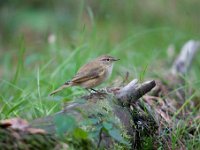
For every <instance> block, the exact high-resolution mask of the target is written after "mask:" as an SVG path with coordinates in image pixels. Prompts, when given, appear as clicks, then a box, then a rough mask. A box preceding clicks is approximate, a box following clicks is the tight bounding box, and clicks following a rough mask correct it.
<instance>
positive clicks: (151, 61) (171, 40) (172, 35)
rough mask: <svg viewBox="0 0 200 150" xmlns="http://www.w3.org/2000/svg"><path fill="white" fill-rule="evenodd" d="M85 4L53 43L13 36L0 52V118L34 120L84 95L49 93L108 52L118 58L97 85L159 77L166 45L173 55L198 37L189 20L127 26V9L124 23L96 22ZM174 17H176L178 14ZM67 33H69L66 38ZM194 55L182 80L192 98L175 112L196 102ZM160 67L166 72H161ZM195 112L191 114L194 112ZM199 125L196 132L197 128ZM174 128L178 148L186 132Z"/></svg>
mask: <svg viewBox="0 0 200 150" xmlns="http://www.w3.org/2000/svg"><path fill="white" fill-rule="evenodd" d="M104 3H106V2H105V1H104ZM84 5H86V4H84V3H81V4H80V8H79V9H80V10H79V13H80V14H79V15H78V16H79V17H78V20H77V24H76V25H75V26H76V27H75V28H74V30H73V31H71V32H68V31H67V32H63V31H62V29H59V27H58V28H56V30H54V31H53V32H52V34H54V35H55V36H56V41H55V42H53V43H50V42H46V40H45V38H42V40H41V41H40V42H39V44H38V43H37V42H38V41H37V40H35V41H34V40H33V41H27V39H26V38H27V37H26V36H24V37H20V38H19V37H17V36H14V40H13V41H11V43H10V44H11V46H7V47H8V48H10V49H9V50H8V51H5V50H3V48H1V51H2V53H1V55H0V58H1V60H0V63H1V64H0V75H1V79H0V89H1V93H0V118H1V119H6V118H11V117H22V118H24V119H28V120H33V119H35V118H39V117H43V116H47V115H50V114H53V113H55V112H57V111H59V110H61V109H62V107H63V104H64V103H65V102H68V101H73V99H75V97H77V96H78V95H81V94H83V93H84V92H85V91H84V90H83V89H81V88H79V87H72V88H68V89H66V90H64V91H63V92H61V93H60V94H58V95H57V96H54V97H49V96H48V94H49V93H50V92H51V91H52V90H54V89H55V88H57V87H58V86H60V85H61V84H63V83H64V82H65V81H67V80H70V78H71V77H72V76H73V75H74V74H75V73H76V71H77V70H78V68H79V67H80V66H81V65H83V64H85V63H86V62H88V61H89V60H91V59H93V58H95V57H97V56H99V55H101V54H110V55H113V56H115V57H117V58H120V59H121V60H120V61H119V62H117V63H116V65H115V66H114V72H113V74H112V77H111V79H110V80H109V81H107V82H106V83H104V84H102V85H101V86H100V87H105V86H109V85H110V84H111V83H112V82H113V80H114V79H116V78H117V77H118V76H122V77H124V76H125V74H126V71H128V72H129V73H130V78H131V79H132V78H138V79H140V80H142V81H143V80H147V79H148V78H152V77H153V74H158V76H159V75H160V74H162V73H163V72H161V71H163V70H166V71H167V70H168V69H169V68H170V65H171V63H172V62H168V57H167V54H166V53H167V52H166V49H167V47H168V46H169V45H170V44H174V45H175V47H176V53H177V52H178V50H179V49H180V48H181V46H182V44H184V42H186V41H187V40H189V39H199V35H198V33H199V32H198V33H197V32H196V31H197V29H196V28H194V29H192V28H191V26H192V24H193V23H192V22H189V23H187V24H188V28H187V26H186V25H184V24H183V25H178V24H177V22H176V21H175V22H173V21H172V20H171V22H169V24H170V23H171V24H173V23H174V24H173V26H170V25H168V24H167V23H163V24H162V22H159V18H158V22H159V23H157V24H156V23H155V24H156V25H152V26H150V25H149V24H148V25H149V26H146V25H145V24H142V23H141V22H140V23H139V24H136V23H135V24H134V23H132V22H130V19H129V18H130V16H131V15H130V14H129V11H130V9H129V10H127V11H126V18H125V19H127V18H128V21H127V23H124V24H122V23H119V22H118V21H116V20H117V16H115V17H113V18H111V19H110V20H108V19H104V20H101V19H99V20H98V19H97V18H98V17H99V16H96V18H95V15H96V14H94V12H93V10H92V9H91V7H89V6H88V7H87V9H86V11H84V9H85V8H84ZM102 5H103V4H102ZM103 6H104V7H105V6H106V5H103ZM103 6H102V7H103ZM124 7H127V8H128V7H129V6H127V5H125V6H124ZM130 8H131V7H130ZM105 9H108V8H107V7H106V8H105ZM23 11H24V10H23ZM109 11H110V10H109ZM113 11H114V10H113ZM84 13H86V18H84V19H85V20H87V19H88V20H87V21H83V22H81V21H82V15H84ZM162 13H164V12H162ZM144 14H145V13H144ZM144 14H143V15H144ZM112 15H113V14H112ZM180 16H181V18H180V19H181V20H182V22H184V21H186V20H187V19H188V18H189V16H188V18H184V16H183V15H180ZM143 17H144V16H143ZM173 17H176V18H178V17H179V16H173ZM194 17H195V16H194ZM145 18H146V17H144V18H143V19H144V20H145ZM146 19H147V18H146ZM144 20H143V21H144ZM140 21H141V20H140ZM68 33H70V34H69V35H68V36H66V34H68ZM7 45H8V44H7ZM16 45H17V46H16ZM196 57H197V58H196V59H195V62H194V64H193V67H192V68H191V72H190V74H191V75H188V76H186V79H187V80H188V81H189V82H190V85H185V86H186V87H183V88H186V89H187V88H188V86H189V87H191V88H192V89H194V90H195V92H194V93H193V94H192V95H191V93H190V92H188V93H189V94H188V98H187V99H186V101H185V103H184V105H183V106H182V107H181V108H180V109H179V110H177V114H178V113H180V111H181V110H182V109H184V107H185V106H187V105H188V104H189V102H190V101H191V100H192V99H193V98H196V97H197V98H199V94H200V93H199V92H198V91H199V89H200V84H199V83H200V82H199V76H200V72H199V69H198V68H199V65H200V61H199V59H198V58H199V55H198V56H196ZM163 64H164V67H165V69H163ZM166 82H167V81H166ZM193 83H194V84H193ZM191 88H190V89H191ZM175 90H176V89H175ZM194 109H195V108H194ZM198 111H199V110H194V112H198ZM175 117H176V116H175ZM191 117H192V116H191ZM197 127H198V128H199V125H197ZM173 130H174V136H172V137H173V138H172V140H173V141H174V144H177V140H178V139H179V138H182V135H183V134H185V133H184V132H187V131H185V129H184V127H179V126H178V125H177V127H176V128H174V129H173ZM186 134H187V133H186ZM197 136H198V135H197ZM199 141H200V137H199V136H198V137H193V138H191V139H190V140H188V147H191V149H192V147H193V146H192V145H197V143H199ZM174 148H175V145H174Z"/></svg>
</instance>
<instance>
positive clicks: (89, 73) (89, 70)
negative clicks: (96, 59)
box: [71, 64, 104, 83]
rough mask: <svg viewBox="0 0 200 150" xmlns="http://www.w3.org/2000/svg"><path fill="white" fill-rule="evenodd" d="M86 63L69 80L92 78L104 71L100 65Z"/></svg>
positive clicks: (78, 80) (80, 80)
mask: <svg viewBox="0 0 200 150" xmlns="http://www.w3.org/2000/svg"><path fill="white" fill-rule="evenodd" d="M88 65H89V64H86V65H85V66H83V67H82V68H80V70H79V71H78V73H77V74H76V76H75V77H74V78H73V79H72V80H71V81H72V82H76V83H78V82H84V81H88V80H91V79H94V78H98V77H99V76H100V75H102V74H103V73H104V69H103V68H102V67H99V66H96V65H91V64H90V67H88Z"/></svg>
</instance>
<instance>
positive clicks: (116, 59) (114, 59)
mask: <svg viewBox="0 0 200 150" xmlns="http://www.w3.org/2000/svg"><path fill="white" fill-rule="evenodd" d="M118 60H120V59H118V58H113V59H112V61H118Z"/></svg>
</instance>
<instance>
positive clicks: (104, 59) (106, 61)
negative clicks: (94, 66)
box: [97, 55, 119, 66]
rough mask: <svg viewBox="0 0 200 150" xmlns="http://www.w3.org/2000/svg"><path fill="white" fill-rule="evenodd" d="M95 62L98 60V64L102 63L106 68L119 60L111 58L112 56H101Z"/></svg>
mask: <svg viewBox="0 0 200 150" xmlns="http://www.w3.org/2000/svg"><path fill="white" fill-rule="evenodd" d="M97 60H98V61H99V62H100V63H102V64H104V65H106V66H112V65H113V63H114V62H115V61H118V60H119V59H117V58H114V57H112V56H108V55H103V56H100V57H98V58H97Z"/></svg>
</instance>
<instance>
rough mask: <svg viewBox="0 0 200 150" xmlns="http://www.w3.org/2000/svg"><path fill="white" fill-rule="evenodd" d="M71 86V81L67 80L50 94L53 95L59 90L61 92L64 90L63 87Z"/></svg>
mask: <svg viewBox="0 0 200 150" xmlns="http://www.w3.org/2000/svg"><path fill="white" fill-rule="evenodd" d="M69 86H71V84H70V81H68V82H65V83H64V84H63V85H62V86H60V87H59V88H58V89H56V90H55V91H53V92H51V93H50V94H49V95H50V96H51V95H54V94H56V93H57V92H60V91H62V90H63V89H65V88H67V87H69Z"/></svg>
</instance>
